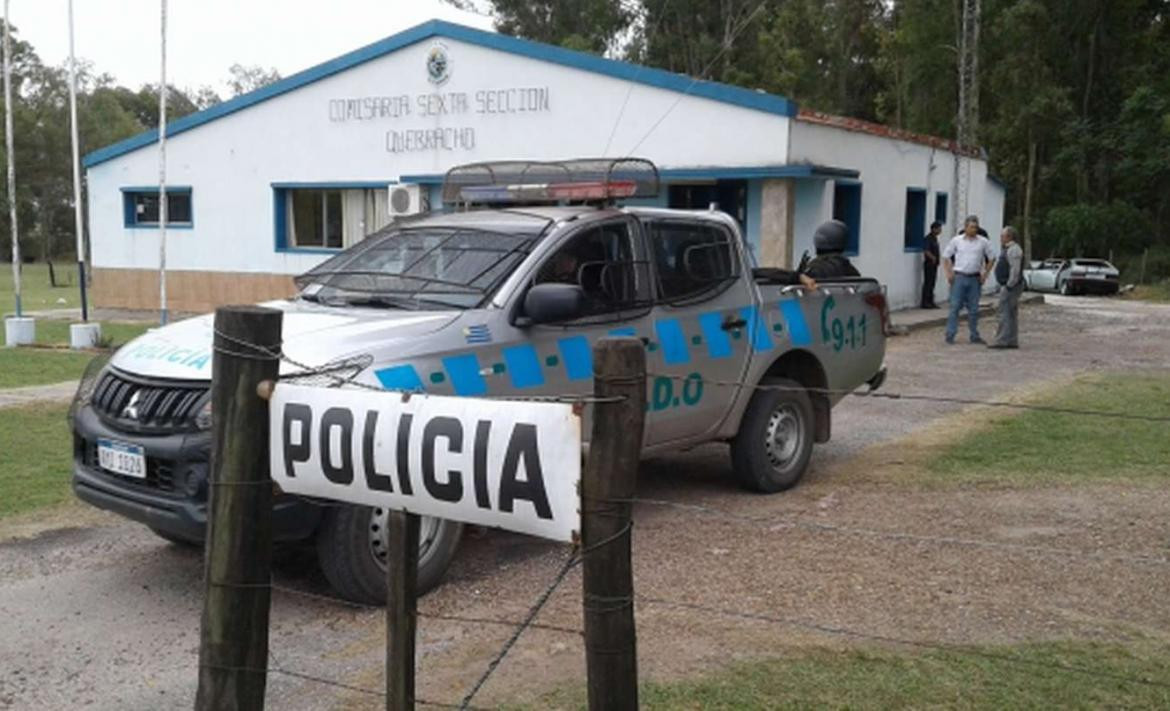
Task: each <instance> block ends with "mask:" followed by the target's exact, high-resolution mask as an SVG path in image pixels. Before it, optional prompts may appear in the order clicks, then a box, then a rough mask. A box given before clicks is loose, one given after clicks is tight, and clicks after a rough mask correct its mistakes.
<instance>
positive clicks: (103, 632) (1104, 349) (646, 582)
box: [0, 297, 1170, 711]
mask: <svg viewBox="0 0 1170 711" xmlns="http://www.w3.org/2000/svg"><path fill="white" fill-rule="evenodd" d="M993 325H994V324H993V322H992V321H991V320H989V321H988V322H987V324H986V326H985V327H984V329H983V330H984V332H985V333H987V332H989V331H990V329H991V328H992V327H993ZM1022 327H1023V331H1022V332H1023V345H1024V347H1023V348H1022V349H1021V350H1019V351H999V352H995V351H988V350H986V349H983V348H979V347H973V346H969V345H966V344H964V343H959V344H957V345H954V346H945V345H943V343H942V335H941V331H940V329H929V330H925V331H921V332H917V333H914V334H912V335H910V336H907V337H904V338H899V339H896V340H894V341H892V342H891V344H890V349H889V355H888V364H889V365H890V378H889V381H888V382H887V384H886V386H885V390H887V391H888V392H896V391H902V392H913V393H923V392H926V393H934V394H939V395H943V394H947V395H953V394H959V395H962V396H964V397H972V398H1004V397H1009V396H1012V395H1014V394H1018V393H1019V392H1021V391H1024V390H1028V389H1034V388H1037V387H1043V386H1045V385H1050V384H1052V383H1056V382H1059V381H1060V380H1062V379H1064V378H1067V377H1070V376H1071V375H1073V374H1075V373H1080V372H1084V371H1092V370H1104V369H1118V368H1122V369H1148V368H1165V367H1167V365H1168V364H1170V307H1166V306H1154V305H1149V304H1143V303H1140V302H1124V301H1118V300H1114V299H1109V300H1105V299H1064V298H1061V297H1053V298H1050V300H1049V303H1048V304H1047V305H1043V306H1034V307H1030V308H1027V309H1025V311H1024V312H1023V314H1022ZM834 415H835V416H834V423H833V425H834V427H833V429H834V437H833V441H832V442H830V443H828V444H827V445H823V446H820V447H818V448H817V450H816V451H815V453H814V458H813V465H812V468H811V470H810V472H809V474H808V476H807V479H806V481H805V482H804V483H802V485H801V486H799V487H797V488H796V489H794V490H793V491H791V492H788V493H786V494H783V495H779V496H756V495H750V494H745V493H742V492H740V491H739V490H737V489H736V488H735V486H734V485H733V484H732V483H731V480H730V477H729V472H728V468H729V467H728V462H727V454H726V449H725V448H724V447H718V446H709V447H702V448H699V449H696V450H694V451H691V452H687V453H680V454H677V455H672V456H667V457H660V458H657V459H655V460H652V461H649V462H646V463H645V464H644V466H643V467H642V471H641V474H640V479H639V495H640V496H643V497H646V498H653V499H669V500H672V501H677V502H684V503H695V504H700V503H701V504H704V505H708V506H713V507H719V508H721V509H725V510H731V511H734V512H735V513H736V514H737V515H739V516H750V517H758V518H760V519H763V521H762V522H757V523H747V522H744V521H742V520H734V519H729V518H726V517H723V518H720V517H716V516H710V515H704V514H702V513H699V512H696V511H690V510H684V509H678V508H670V507H663V506H657V505H649V504H640V505H638V506H637V507H636V508H635V521H636V527H635V536H634V556H635V560H634V568H635V576H636V579H635V587H636V590H637V591H638V594H639V595H640V596H643V597H644V598H666V599H671V600H685V601H688V602H691V603H696V604H701V605H706V606H712V607H719V608H728V609H735V610H741V611H745V612H751V613H757V614H764V615H768V616H773V617H777V618H783V619H786V620H789V621H790V622H795V623H797V624H781V623H767V622H761V621H759V620H750V619H742V618H734V617H727V616H720V615H714V614H711V613H709V612H700V611H696V610H693V609H681V608H677V607H672V606H668V605H665V604H661V603H654V602H649V601H647V600H646V599H643V600H641V601H639V603H638V605H637V607H636V610H637V616H638V649H639V667H640V673H641V674H642V675H643V677H646V678H650V677H653V678H659V679H663V678H672V677H676V676H680V675H686V674H692V673H695V672H697V671H701V670H705V669H709V668H712V667H716V666H719V665H723V664H726V663H727V662H728V661H730V660H733V659H736V658H744V657H751V656H759V655H762V654H784V653H788V652H790V651H791V649H792V648H793V647H794V646H796V647H799V646H801V645H822V646H823V645H830V646H831V645H843V644H849V643H853V642H855V641H857V640H858V638H857V637H849V636H847V635H841V634H830V633H827V632H825V631H824V628H826V627H829V628H838V629H848V630H851V631H853V632H856V633H861V634H864V635H870V636H873V637H893V638H898V639H907V640H929V641H936V642H946V643H1001V642H1002V643H1007V642H1017V641H1024V640H1046V639H1068V638H1075V639H1088V640H1103V639H1109V640H1125V639H1131V638H1142V639H1150V638H1153V639H1156V640H1161V641H1170V598H1167V596H1166V595H1165V594H1164V591H1165V590H1166V589H1167V586H1168V584H1170V566H1168V565H1166V564H1165V563H1158V562H1153V561H1151V560H1149V559H1166V558H1170V516H1168V514H1170V492H1168V491H1166V490H1164V489H1156V488H1153V487H1149V486H1138V485H1132V486H1128V485H1121V484H1095V485H1084V486H1077V487H1068V488H1043V489H1025V490H1017V489H1003V488H987V487H979V488H965V489H958V490H956V489H944V490H930V491H923V490H920V489H916V488H913V487H911V486H908V485H906V484H904V483H898V482H897V481H892V480H884V479H883V478H882V477H881V475H880V472H881V471H886V470H888V469H889V467H890V466H895V465H900V464H901V460H900V459H898V457H901V456H902V455H901V454H900V452H901V448H900V447H899V445H898V444H897V443H898V442H899V441H908V440H906V439H904V438H910V440H909V441H914V442H919V441H921V440H923V439H926V438H938V437H940V436H942V437H945V436H946V434H947V432H949V431H950V429H949V428H951V427H955V428H958V427H961V426H962V424H963V422H964V421H965V420H967V419H970V418H977V417H979V416H980V414H979V413H978V412H973V411H971V410H969V409H964V408H963V407H962V406H960V405H954V404H940V403H924V402H913V401H906V400H886V399H873V398H871V399H862V398H849V399H847V400H846V401H845V402H844V403H842V404H841V405H840V406H839V407H838V409H837V410H836V411H835V413H834ZM906 449H907V451H909V450H910V449H911V448H906ZM906 456H910V455H906ZM878 465H881V466H878ZM74 513H76V515H74ZM794 520H798V521H800V522H802V523H801V524H800V525H793V521H794ZM818 526H819V527H818ZM892 532H898V533H901V534H910V535H913V536H920V537H921V538H914V539H910V538H906V537H901V538H896V537H892V536H890V535H888V534H889V533H892ZM5 537H6V538H7V540H3V541H2V542H0V708H4V707H12V708H21V709H55V708H63V707H65V706H66V705H68V706H70V707H74V708H78V707H81V708H118V709H162V708H180V707H185V708H190V706H191V703H192V699H193V696H194V689H195V680H196V675H197V669H196V665H197V653H198V638H199V614H200V609H201V602H200V591H201V575H202V571H201V565H200V563H201V555H200V553H199V551H197V550H193V549H186V548H182V547H177V546H174V545H169V544H166V543H163V542H161V541H159V540H158V539H156V538H154V537H153V536H152V535H151V534H150V533H149V532H148V531H147V530H146V529H144V528H142V527H139V526H136V525H131V524H127V523H124V522H123V521H122V520H120V519H117V518H115V517H111V516H106V515H104V514H98V513H94V512H91V511H89V510H82V509H78V510H76V511H75V512H71V511H70V510H66V511H65V512H58V513H56V514H54V515H53V518H52V520H50V521H44V522H38V521H28V520H24V521H17V522H8V523H7V524H5V525H4V526H0V539H3V538H5ZM968 539H970V540H979V541H989V542H993V543H996V544H997V545H995V546H973V545H966V544H964V543H963V541H964V540H968ZM1038 548H1046V549H1060V550H1064V551H1075V552H1078V553H1075V554H1067V555H1066V554H1061V553H1058V552H1055V551H1051V550H1049V551H1040V550H1037V549H1038ZM566 554H567V551H566V550H565V549H564V548H563V547H561V546H557V545H553V544H550V543H545V542H542V541H539V540H536V539H530V538H526V537H523V536H518V535H511V534H506V533H500V532H487V533H474V532H473V534H472V535H470V536H469V537H468V538H467V540H466V541H465V542H464V546H463V548H462V550H461V553H460V556H459V558H458V560H457V561H456V563H455V565H454V566H453V568H452V570H451V571H450V573H449V575H448V579H447V582H446V584H445V585H443V586H442V587H441V588H440V589H439V590H437V591H435V592H434V593H432V594H431V595H429V596H427V597H426V598H425V599H424V600H423V601H422V603H421V611H422V612H423V613H424V615H425V614H427V613H429V614H447V615H464V616H471V617H483V618H492V619H504V620H514V619H519V618H520V617H521V616H523V614H524V613H525V611H526V610H527V607H528V605H529V604H531V602H532V600H533V599H534V598H535V596H536V594H537V593H538V592H539V591H540V590H541V589H543V587H544V586H545V585H546V584H547V583H548V582H549V581H550V580H551V579H552V577H553V575H554V574H555V572H556V570H557V568H558V566H559V565H560V563H561V562H562V561H563V560H564V559H565V556H566ZM275 579H276V582H277V583H278V584H279V585H281V586H282V587H285V588H289V589H291V590H293V591H295V592H286V591H284V590H277V591H276V592H274V596H273V612H272V632H271V649H272V653H273V656H272V665H273V666H274V667H277V668H281V669H287V670H293V671H297V672H306V673H310V674H314V675H318V676H321V677H325V678H329V679H335V680H339V681H343V682H345V683H347V684H350V685H353V686H356V687H360V688H365V689H379V688H380V687H381V686H382V676H381V673H382V672H381V668H382V664H383V654H384V652H383V650H384V646H383V645H384V641H383V631H384V627H383V618H382V613H381V612H380V611H374V610H362V609H353V608H349V607H346V606H344V605H342V604H339V603H337V602H333V601H330V600H326V599H318V598H314V597H311V596H310V595H316V594H322V593H325V592H326V590H327V588H326V585H325V583H324V581H323V580H322V579H321V576H320V573H318V572H317V571H316V570H315V566H314V565H313V562H312V557H311V555H310V554H309V553H308V552H306V551H296V550H293V551H284V552H282V553H281V555H280V557H279V560H278V562H277V566H276V573H275ZM580 585H581V581H580V571H579V570H574V572H572V573H571V574H570V575H569V577H568V579H567V580H566V582H565V584H564V585H562V586H561V588H560V589H558V591H557V592H556V593H555V594H554V595H553V598H552V601H551V602H550V604H549V606H548V607H547V608H546V610H545V611H544V612H543V613H542V614H541V616H540V618H539V621H540V622H541V623H543V624H547V625H559V626H565V627H570V628H577V629H579V628H580V626H581V612H580V608H581V599H580V598H581V595H580ZM302 593H307V594H308V595H305V594H302ZM815 626H819V627H820V628H821V629H820V630H818V629H816V628H815ZM509 634H510V628H508V627H504V626H497V625H491V624H486V623H478V624H466V623H458V622H451V621H443V620H436V619H433V618H426V617H424V619H422V620H421V621H420V625H419V660H420V661H419V664H420V671H419V696H420V698H423V699H428V700H435V701H445V702H457V701H458V700H459V699H460V698H461V697H462V695H463V693H465V692H466V690H467V689H468V688H469V687H470V685H471V684H472V683H473V681H474V679H475V678H476V677H477V676H478V675H479V674H480V673H481V672H482V670H483V669H484V667H485V666H486V665H487V662H488V660H489V659H490V658H491V656H492V655H493V654H494V653H495V651H496V650H497V649H498V647H499V645H500V644H501V643H502V642H503V641H504V640H505V639H506V638H507V636H508V635H509ZM862 641H864V639H862ZM583 679H584V659H583V647H582V643H581V639H580V637H579V635H575V634H571V633H565V632H558V631H551V630H542V629H534V630H529V631H527V632H526V633H525V634H524V636H523V638H522V639H521V641H520V643H519V644H517V646H516V647H515V648H514V649H513V651H512V653H511V654H510V655H509V657H508V658H507V660H505V662H504V663H503V665H502V666H501V668H500V669H499V671H498V672H497V674H496V675H495V676H494V677H493V678H492V680H491V681H490V682H489V683H488V685H487V686H486V687H485V688H484V689H483V691H482V692H481V694H480V696H478V697H477V698H476V703H477V705H481V706H482V705H491V704H496V703H502V702H505V701H507V702H524V701H526V700H531V699H533V698H536V697H537V696H539V694H541V693H542V692H545V691H547V690H548V689H550V688H552V687H554V686H556V685H558V684H564V683H570V684H571V683H580V682H581V681H583ZM268 698H269V706H270V707H272V708H281V709H287V710H288V711H296V710H297V709H316V708H329V707H335V708H354V707H368V708H378V707H380V704H381V700H380V699H379V698H377V697H375V696H371V695H366V694H363V693H360V692H357V691H347V690H342V689H337V688H332V687H328V686H324V685H322V684H318V683H314V682H309V681H305V680H302V679H298V678H294V677H289V676H282V675H278V674H273V675H271V676H270V679H269V695H268Z"/></svg>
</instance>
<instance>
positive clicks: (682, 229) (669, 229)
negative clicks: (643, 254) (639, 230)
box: [648, 220, 738, 302]
mask: <svg viewBox="0 0 1170 711" xmlns="http://www.w3.org/2000/svg"><path fill="white" fill-rule="evenodd" d="M648 227H649V230H648V232H649V235H650V254H651V258H652V259H653V261H654V268H655V271H656V272H657V274H658V298H659V299H660V300H662V301H666V302H676V301H686V300H690V299H697V298H703V297H706V296H714V295H715V294H717V293H718V292H719V291H721V287H723V286H726V285H727V284H728V283H730V281H731V280H733V279H735V278H736V277H737V276H738V274H737V273H736V272H737V269H736V265H737V261H736V259H735V251H734V248H733V246H732V243H731V239H732V238H731V234H730V233H729V232H728V231H727V230H726V229H724V228H722V227H720V226H718V225H714V224H709V223H700V222H684V221H667V220H662V221H654V222H651V223H650V224H649V226H648Z"/></svg>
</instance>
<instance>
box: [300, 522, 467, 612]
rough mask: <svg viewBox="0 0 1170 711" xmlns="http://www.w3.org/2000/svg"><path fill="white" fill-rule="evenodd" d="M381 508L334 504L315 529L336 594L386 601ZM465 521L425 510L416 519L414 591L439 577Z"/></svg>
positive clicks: (357, 599) (322, 563) (433, 583)
mask: <svg viewBox="0 0 1170 711" xmlns="http://www.w3.org/2000/svg"><path fill="white" fill-rule="evenodd" d="M387 515H388V512H387V511H386V510H385V509H374V508H369V507H366V506H336V507H333V508H330V509H329V510H328V511H326V513H325V518H324V520H323V521H322V522H321V527H320V528H319V529H318V531H317V561H318V564H319V565H320V566H321V572H323V573H324V574H325V579H326V580H328V581H329V584H330V585H331V586H333V590H334V591H335V592H336V593H337V595H338V596H339V597H341V598H343V599H345V600H349V601H350V602H357V603H362V604H365V605H385V604H386V562H385V561H386V520H387ZM462 535H463V524H461V523H457V522H455V521H448V520H446V519H441V518H434V517H432V516H423V517H422V520H421V522H420V525H419V555H418V594H419V595H422V594H424V593H426V592H428V591H430V590H431V589H433V588H434V587H436V586H437V585H438V584H439V583H440V582H441V581H442V580H443V574H444V573H446V572H447V566H448V565H450V563H451V559H452V558H454V557H455V550H456V549H457V548H458V547H459V539H460V538H461V537H462Z"/></svg>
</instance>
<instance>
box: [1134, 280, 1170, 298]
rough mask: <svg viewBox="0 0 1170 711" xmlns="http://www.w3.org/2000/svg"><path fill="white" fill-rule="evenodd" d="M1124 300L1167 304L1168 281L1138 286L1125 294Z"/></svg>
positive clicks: (1169, 295)
mask: <svg viewBox="0 0 1170 711" xmlns="http://www.w3.org/2000/svg"><path fill="white" fill-rule="evenodd" d="M1125 298H1127V299H1136V300H1139V301H1159V302H1162V303H1165V302H1168V301H1170V281H1163V282H1159V283H1157V284H1145V285H1143V286H1139V287H1137V288H1135V289H1134V290H1133V291H1131V292H1129V293H1128V294H1126V295H1125Z"/></svg>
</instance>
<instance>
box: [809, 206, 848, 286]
mask: <svg viewBox="0 0 1170 711" xmlns="http://www.w3.org/2000/svg"><path fill="white" fill-rule="evenodd" d="M813 246H814V247H816V250H817V256H816V257H814V258H813V259H812V261H810V262H809V263H808V265H806V266H805V268H804V270H803V273H804V274H807V275H808V276H810V277H812V278H813V279H834V278H840V277H857V276H861V274H860V273H859V272H858V271H857V269H856V268H854V266H853V264H852V263H851V262H850V261H849V258H848V257H846V256H845V249H846V248H847V247H848V246H849V227H848V226H847V225H846V224H845V223H844V222H842V221H840V220H829V221H828V222H824V223H822V224H821V226H820V227H818V228H817V231H816V232H815V233H813Z"/></svg>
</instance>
